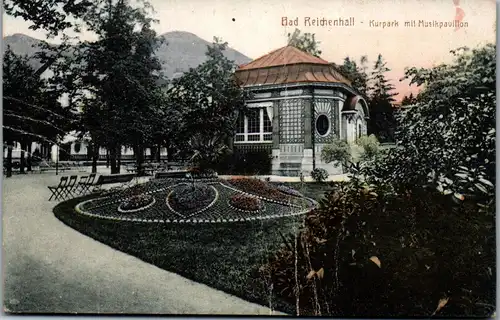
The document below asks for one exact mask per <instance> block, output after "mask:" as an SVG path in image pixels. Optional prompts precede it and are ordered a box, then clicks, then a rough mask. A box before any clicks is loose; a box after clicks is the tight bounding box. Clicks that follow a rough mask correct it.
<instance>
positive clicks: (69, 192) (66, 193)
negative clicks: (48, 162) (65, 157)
mask: <svg viewBox="0 0 500 320" xmlns="http://www.w3.org/2000/svg"><path fill="white" fill-rule="evenodd" d="M77 180H78V176H70V177H69V180H68V183H67V184H66V186H65V187H64V188H63V190H62V192H61V195H62V197H63V199H69V198H70V197H71V196H73V192H74V191H75V186H76V181H77Z"/></svg>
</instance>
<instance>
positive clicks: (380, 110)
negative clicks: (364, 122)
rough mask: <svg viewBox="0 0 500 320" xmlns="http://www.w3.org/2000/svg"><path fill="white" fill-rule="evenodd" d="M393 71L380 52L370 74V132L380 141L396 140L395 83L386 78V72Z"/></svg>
mask: <svg viewBox="0 0 500 320" xmlns="http://www.w3.org/2000/svg"><path fill="white" fill-rule="evenodd" d="M389 71H391V69H389V68H388V67H387V62H385V60H384V59H383V57H382V55H381V54H379V55H378V57H377V61H376V62H375V64H374V67H373V70H372V72H371V75H370V80H369V81H370V87H369V90H368V94H369V100H370V104H369V105H370V121H369V123H368V133H369V134H374V135H375V136H376V137H377V138H378V139H379V141H381V142H386V141H394V132H395V129H396V119H395V117H394V110H393V106H392V104H393V102H394V101H395V99H394V96H396V95H397V93H395V92H394V89H395V87H394V85H393V84H391V83H390V81H389V80H388V79H387V78H386V73H387V72H389Z"/></svg>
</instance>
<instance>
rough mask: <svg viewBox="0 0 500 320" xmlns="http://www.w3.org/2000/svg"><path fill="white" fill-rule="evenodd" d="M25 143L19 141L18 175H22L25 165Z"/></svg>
mask: <svg viewBox="0 0 500 320" xmlns="http://www.w3.org/2000/svg"><path fill="white" fill-rule="evenodd" d="M26 147H27V146H26V141H25V140H24V139H22V140H21V154H20V156H21V159H20V161H19V162H20V163H19V173H20V174H24V173H25V172H24V167H25V165H26V163H25V161H26V157H25V153H26V151H25V150H26Z"/></svg>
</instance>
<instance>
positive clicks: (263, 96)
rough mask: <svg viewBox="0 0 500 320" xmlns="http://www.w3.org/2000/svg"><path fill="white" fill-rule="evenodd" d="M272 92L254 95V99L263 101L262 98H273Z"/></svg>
mask: <svg viewBox="0 0 500 320" xmlns="http://www.w3.org/2000/svg"><path fill="white" fill-rule="evenodd" d="M272 95H273V94H272V92H260V93H254V95H253V98H254V99H262V98H271V96H272Z"/></svg>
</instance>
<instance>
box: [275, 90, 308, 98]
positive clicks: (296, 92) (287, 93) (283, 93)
mask: <svg viewBox="0 0 500 320" xmlns="http://www.w3.org/2000/svg"><path fill="white" fill-rule="evenodd" d="M303 92H304V90H302V89H295V90H283V91H281V92H280V96H282V97H289V96H298V95H301V94H302V93H303Z"/></svg>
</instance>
